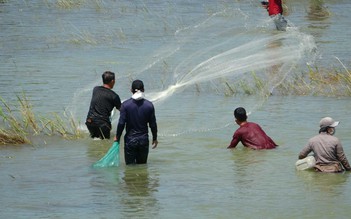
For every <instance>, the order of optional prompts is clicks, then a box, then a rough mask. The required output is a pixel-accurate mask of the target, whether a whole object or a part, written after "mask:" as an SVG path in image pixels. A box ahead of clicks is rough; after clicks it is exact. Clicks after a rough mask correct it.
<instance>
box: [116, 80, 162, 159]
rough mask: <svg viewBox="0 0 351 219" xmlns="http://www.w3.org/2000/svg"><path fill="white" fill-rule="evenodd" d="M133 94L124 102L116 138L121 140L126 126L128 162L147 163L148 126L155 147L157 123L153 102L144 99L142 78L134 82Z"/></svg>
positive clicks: (126, 156)
mask: <svg viewBox="0 0 351 219" xmlns="http://www.w3.org/2000/svg"><path fill="white" fill-rule="evenodd" d="M131 91H132V93H133V95H132V97H131V98H130V99H128V100H126V101H124V102H123V103H122V107H121V112H120V117H119V121H118V125H117V132H116V138H115V140H117V141H120V138H121V135H122V132H123V130H124V128H125V129H126V134H125V136H124V144H125V146H124V155H125V162H126V164H127V165H128V164H143V163H147V158H148V154H149V134H148V126H149V127H150V129H151V133H152V145H153V148H156V147H157V144H158V141H157V123H156V116H155V108H154V105H153V104H152V102H150V101H149V100H146V99H144V95H143V92H144V84H143V82H142V81H140V80H135V81H133V83H132V89H131Z"/></svg>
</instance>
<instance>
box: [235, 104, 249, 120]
mask: <svg viewBox="0 0 351 219" xmlns="http://www.w3.org/2000/svg"><path fill="white" fill-rule="evenodd" d="M234 117H235V118H236V119H237V120H239V121H240V122H243V121H246V119H247V115H246V110H245V109H244V108H243V107H238V108H236V109H235V110H234Z"/></svg>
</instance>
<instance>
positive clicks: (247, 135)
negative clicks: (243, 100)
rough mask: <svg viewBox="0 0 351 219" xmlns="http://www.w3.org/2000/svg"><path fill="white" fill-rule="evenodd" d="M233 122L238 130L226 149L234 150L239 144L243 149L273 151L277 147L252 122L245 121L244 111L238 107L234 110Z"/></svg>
mask: <svg viewBox="0 0 351 219" xmlns="http://www.w3.org/2000/svg"><path fill="white" fill-rule="evenodd" d="M234 117H235V122H236V123H237V124H238V125H239V128H238V129H237V130H236V131H235V132H234V135H233V139H232V141H231V142H230V145H229V146H228V148H235V147H236V146H237V144H238V143H239V142H241V143H242V144H243V145H244V146H245V147H248V148H251V149H255V150H261V149H273V148H275V147H277V146H278V145H277V144H276V143H275V142H274V141H273V140H272V139H271V138H270V137H269V136H268V135H267V134H266V133H265V132H264V131H263V129H262V128H261V127H260V126H259V125H258V124H256V123H254V122H248V121H247V115H246V110H245V109H244V108H242V107H238V108H236V109H235V110H234Z"/></svg>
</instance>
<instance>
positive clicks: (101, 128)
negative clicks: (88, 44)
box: [85, 71, 121, 139]
mask: <svg viewBox="0 0 351 219" xmlns="http://www.w3.org/2000/svg"><path fill="white" fill-rule="evenodd" d="M102 82H103V85H102V86H96V87H94V89H93V96H92V98H91V102H90V107H89V112H88V115H87V120H86V122H85V124H86V126H87V128H88V130H89V132H90V136H91V137H92V138H100V139H105V138H106V139H109V138H110V131H111V121H110V116H111V111H112V110H113V108H114V107H116V109H118V110H119V109H120V107H121V99H120V98H119V96H118V94H116V93H115V92H114V91H113V90H112V88H113V86H114V85H115V73H113V72H110V71H106V72H104V73H103V74H102Z"/></svg>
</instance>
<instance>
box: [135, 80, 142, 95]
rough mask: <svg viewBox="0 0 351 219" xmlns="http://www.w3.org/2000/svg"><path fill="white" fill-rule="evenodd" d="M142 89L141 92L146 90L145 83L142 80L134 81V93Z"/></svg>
mask: <svg viewBox="0 0 351 219" xmlns="http://www.w3.org/2000/svg"><path fill="white" fill-rule="evenodd" d="M138 90H140V91H141V92H144V83H143V81H141V80H135V81H133V83H132V92H133V94H134V93H135V92H137V91H138Z"/></svg>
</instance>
